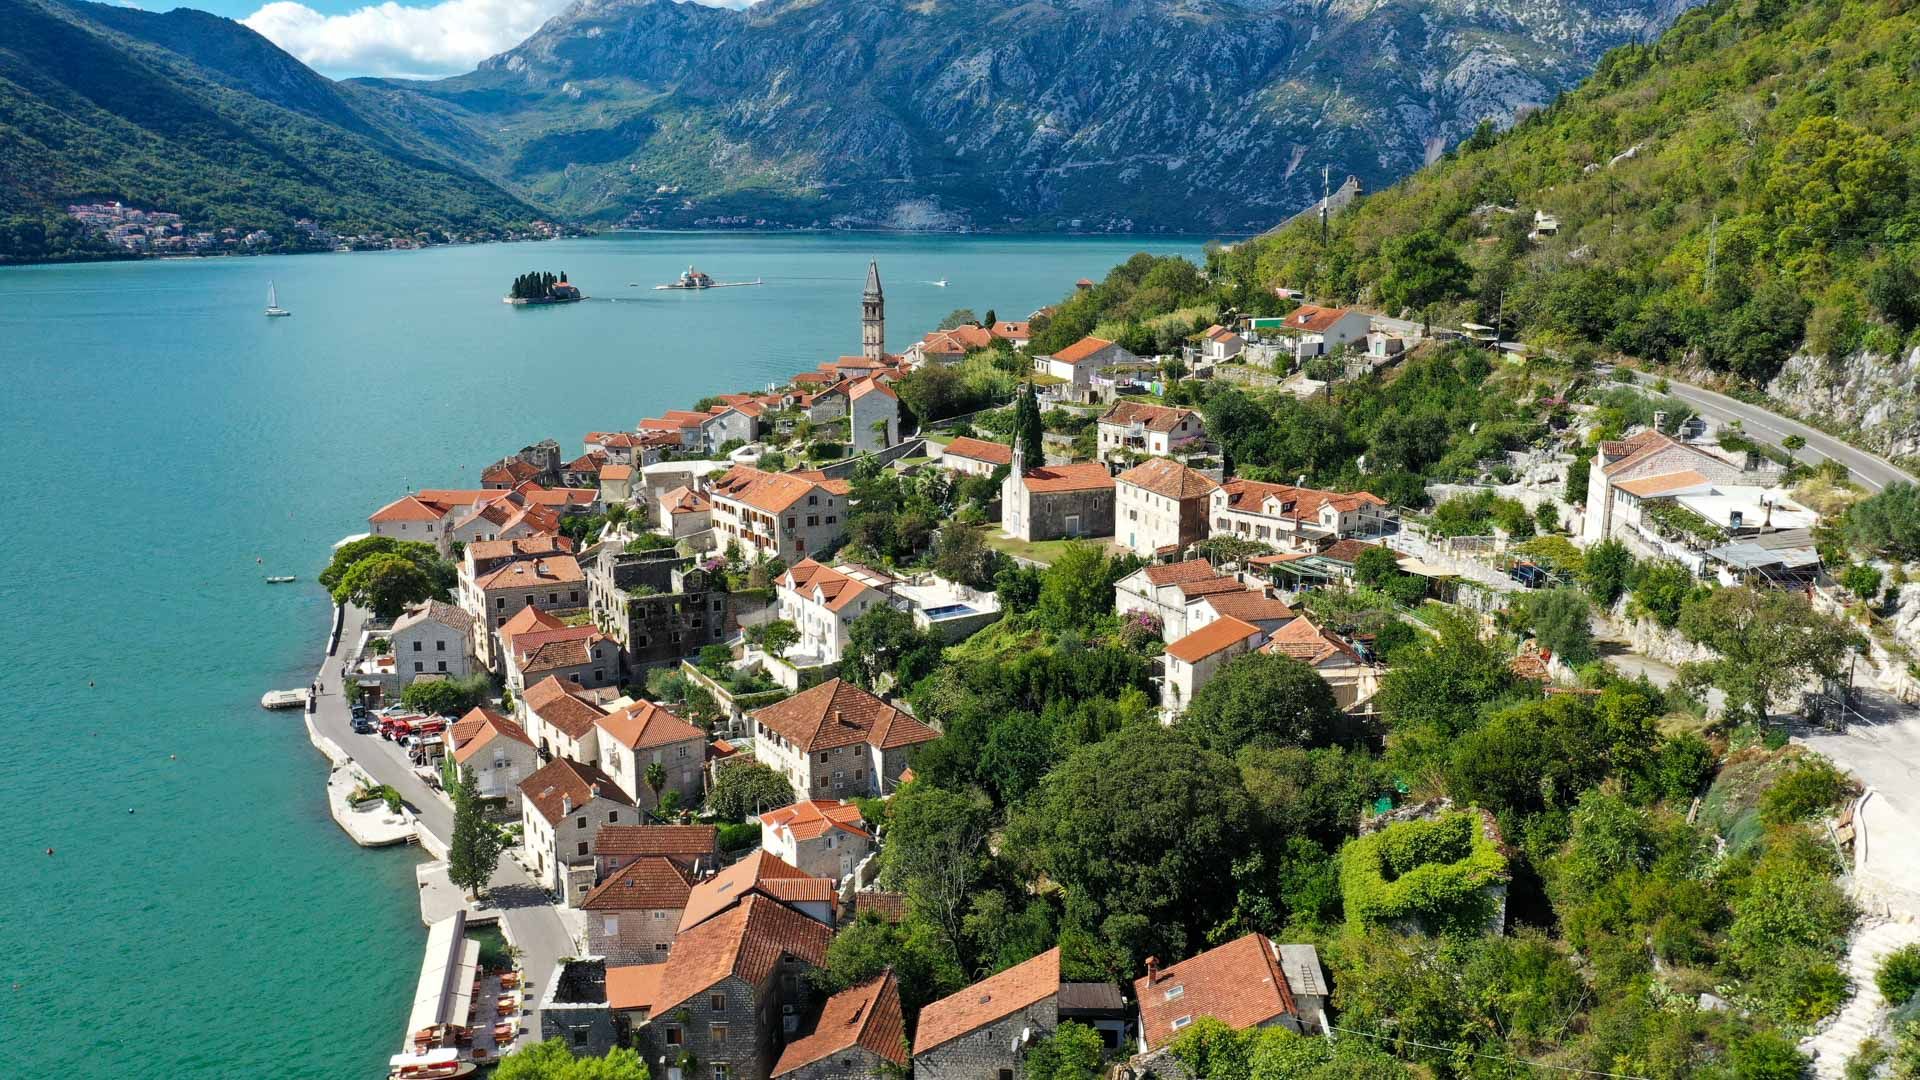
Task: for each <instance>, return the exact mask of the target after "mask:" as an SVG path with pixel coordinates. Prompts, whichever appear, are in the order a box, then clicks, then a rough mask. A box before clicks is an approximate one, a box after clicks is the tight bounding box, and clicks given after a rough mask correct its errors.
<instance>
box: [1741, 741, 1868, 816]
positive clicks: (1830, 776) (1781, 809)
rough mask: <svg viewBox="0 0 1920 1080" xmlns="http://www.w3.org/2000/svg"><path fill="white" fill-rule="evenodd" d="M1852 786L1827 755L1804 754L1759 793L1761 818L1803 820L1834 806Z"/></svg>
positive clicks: (1851, 789)
mask: <svg viewBox="0 0 1920 1080" xmlns="http://www.w3.org/2000/svg"><path fill="white" fill-rule="evenodd" d="M1853 790H1854V788H1853V783H1852V781H1850V780H1848V779H1847V776H1846V774H1845V773H1843V772H1841V771H1840V770H1839V769H1836V768H1834V767H1833V764H1832V763H1831V762H1829V761H1827V759H1825V758H1822V757H1813V756H1806V757H1802V758H1800V760H1798V761H1796V762H1794V765H1793V768H1791V769H1788V770H1787V771H1786V772H1784V773H1782V774H1781V775H1780V776H1779V777H1778V778H1777V779H1775V780H1774V782H1773V786H1771V787H1769V788H1767V790H1766V791H1765V792H1764V793H1763V794H1762V795H1761V796H1760V819H1761V820H1762V821H1765V822H1767V823H1768V824H1770V825H1788V824H1791V823H1793V822H1796V821H1803V820H1805V819H1807V818H1810V817H1812V816H1814V815H1815V814H1819V813H1823V812H1825V811H1827V810H1830V809H1832V808H1833V806H1834V804H1835V803H1838V802H1839V801H1840V800H1841V799H1843V798H1845V797H1846V796H1848V795H1849V794H1851V793H1852V792H1853Z"/></svg>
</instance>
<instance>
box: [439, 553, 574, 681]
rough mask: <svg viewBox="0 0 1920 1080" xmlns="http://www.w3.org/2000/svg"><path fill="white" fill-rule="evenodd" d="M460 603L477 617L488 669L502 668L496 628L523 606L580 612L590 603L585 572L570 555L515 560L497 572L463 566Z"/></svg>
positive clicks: (479, 646)
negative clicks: (481, 570)
mask: <svg viewBox="0 0 1920 1080" xmlns="http://www.w3.org/2000/svg"><path fill="white" fill-rule="evenodd" d="M459 592H460V606H461V607H462V608H464V609H465V610H466V611H467V613H468V614H470V615H472V616H474V618H475V620H476V623H475V625H474V653H475V655H477V656H478V657H479V658H480V662H481V663H482V664H483V665H485V666H486V667H488V668H496V669H497V668H500V667H502V666H503V664H504V660H505V658H504V657H503V656H502V655H501V642H500V639H499V635H498V633H497V632H496V631H498V630H499V629H500V628H501V627H502V626H505V625H506V624H507V620H508V619H510V618H512V617H513V616H514V614H515V613H516V612H518V611H519V610H520V609H521V608H527V607H531V608H539V609H540V610H541V611H547V612H554V611H576V610H579V609H580V608H583V607H585V606H587V575H586V573H585V572H584V571H582V570H581V569H580V564H579V563H578V562H576V561H575V560H574V558H573V556H571V555H548V556H541V557H538V558H531V559H516V560H514V561H512V562H509V563H507V564H506V565H504V566H501V567H499V568H497V569H494V570H489V571H486V572H484V573H478V574H469V573H468V571H467V565H466V564H463V565H462V566H461V569H460V586H459Z"/></svg>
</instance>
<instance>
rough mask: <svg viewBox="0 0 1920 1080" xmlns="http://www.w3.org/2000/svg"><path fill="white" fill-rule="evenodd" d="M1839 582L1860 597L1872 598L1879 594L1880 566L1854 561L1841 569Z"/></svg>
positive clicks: (1863, 598) (1864, 598)
mask: <svg viewBox="0 0 1920 1080" xmlns="http://www.w3.org/2000/svg"><path fill="white" fill-rule="evenodd" d="M1840 584H1842V585H1844V586H1846V589H1847V591H1848V592H1850V593H1852V594H1853V595H1855V596H1857V597H1859V598H1860V599H1862V600H1872V599H1873V598H1874V597H1876V596H1878V595H1880V568H1879V567H1877V566H1872V565H1869V564H1867V563H1854V564H1852V565H1850V566H1848V567H1847V568H1846V569H1845V570H1843V571H1841V573H1840Z"/></svg>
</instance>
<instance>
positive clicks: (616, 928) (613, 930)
mask: <svg viewBox="0 0 1920 1080" xmlns="http://www.w3.org/2000/svg"><path fill="white" fill-rule="evenodd" d="M600 929H601V931H602V932H604V933H605V934H606V935H607V936H608V937H612V936H613V935H615V934H618V933H619V932H620V916H618V915H608V916H607V917H606V918H605V919H603V920H602V921H601V924H600Z"/></svg>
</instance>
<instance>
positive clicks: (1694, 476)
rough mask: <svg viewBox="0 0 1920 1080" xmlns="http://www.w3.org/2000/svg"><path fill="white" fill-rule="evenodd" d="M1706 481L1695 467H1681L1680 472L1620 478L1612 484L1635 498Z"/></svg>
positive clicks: (1693, 485)
mask: <svg viewBox="0 0 1920 1080" xmlns="http://www.w3.org/2000/svg"><path fill="white" fill-rule="evenodd" d="M1706 482H1707V478H1706V477H1705V476H1703V475H1701V474H1700V473H1699V471H1697V470H1695V469H1683V470H1681V471H1680V472H1670V473H1660V474H1659V475H1657V476H1642V477H1640V478H1639V479H1636V480H1622V481H1621V482H1619V483H1617V484H1615V485H1613V486H1614V487H1617V488H1619V489H1620V490H1621V491H1624V492H1626V493H1627V494H1629V495H1632V496H1635V497H1637V498H1642V499H1645V498H1650V497H1652V496H1655V495H1665V494H1666V493H1668V492H1670V491H1681V490H1683V489H1685V488H1690V487H1698V486H1699V485H1701V484H1704V483H1706Z"/></svg>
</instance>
